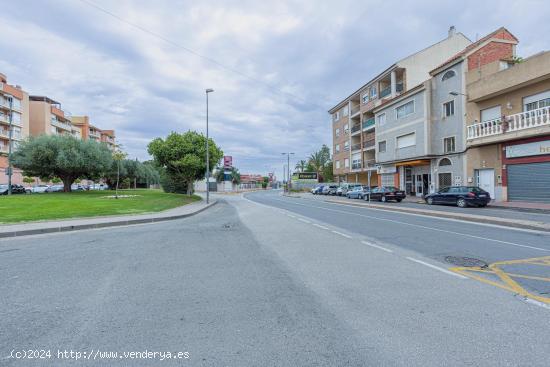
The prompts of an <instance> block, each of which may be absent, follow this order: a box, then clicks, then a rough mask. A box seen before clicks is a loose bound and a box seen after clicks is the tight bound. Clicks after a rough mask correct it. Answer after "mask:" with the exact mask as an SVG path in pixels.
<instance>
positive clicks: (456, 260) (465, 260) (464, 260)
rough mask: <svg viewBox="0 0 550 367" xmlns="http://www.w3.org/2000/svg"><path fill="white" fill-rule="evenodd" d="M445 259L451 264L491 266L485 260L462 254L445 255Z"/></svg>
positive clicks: (471, 266) (470, 266)
mask: <svg viewBox="0 0 550 367" xmlns="http://www.w3.org/2000/svg"><path fill="white" fill-rule="evenodd" d="M445 261H446V262H448V263H449V264H453V265H457V266H464V267H468V268H473V267H479V268H486V267H487V266H489V264H487V263H486V262H485V261H483V260H479V259H474V258H473V257H462V256H445Z"/></svg>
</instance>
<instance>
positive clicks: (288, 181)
mask: <svg viewBox="0 0 550 367" xmlns="http://www.w3.org/2000/svg"><path fill="white" fill-rule="evenodd" d="M281 154H282V155H286V162H287V165H286V169H287V173H286V192H287V193H289V192H290V155H291V154H294V153H290V152H289V153H281Z"/></svg>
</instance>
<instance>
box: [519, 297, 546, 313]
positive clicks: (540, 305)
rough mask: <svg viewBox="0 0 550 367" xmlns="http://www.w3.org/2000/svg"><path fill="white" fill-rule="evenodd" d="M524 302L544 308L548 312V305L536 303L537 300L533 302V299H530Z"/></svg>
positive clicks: (525, 299)
mask: <svg viewBox="0 0 550 367" xmlns="http://www.w3.org/2000/svg"><path fill="white" fill-rule="evenodd" d="M524 301H525V302H527V303H530V304H532V305H535V306H539V307H542V308H546V309H547V310H550V305H549V304H546V303H543V302H540V301H537V300H534V299H531V298H524Z"/></svg>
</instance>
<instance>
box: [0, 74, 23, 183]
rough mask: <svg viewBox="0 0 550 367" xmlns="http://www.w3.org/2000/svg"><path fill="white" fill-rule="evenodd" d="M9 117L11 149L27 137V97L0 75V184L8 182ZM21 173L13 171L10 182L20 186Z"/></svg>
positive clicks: (21, 90)
mask: <svg viewBox="0 0 550 367" xmlns="http://www.w3.org/2000/svg"><path fill="white" fill-rule="evenodd" d="M10 115H11V124H12V149H15V148H16V147H17V143H18V142H19V141H21V140H22V139H24V138H26V137H27V136H28V135H29V95H28V93H27V92H25V91H24V90H23V89H21V87H20V86H19V85H10V84H8V80H7V77H6V76H5V75H4V74H0V184H6V183H7V182H8V175H7V173H8V172H7V168H8V152H9V143H10V136H9V126H10ZM22 180H23V176H22V172H21V171H20V170H19V169H13V175H12V182H13V183H14V184H21V183H22Z"/></svg>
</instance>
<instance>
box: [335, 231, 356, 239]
mask: <svg viewBox="0 0 550 367" xmlns="http://www.w3.org/2000/svg"><path fill="white" fill-rule="evenodd" d="M331 232H332V233H336V234H338V235H340V236H343V237H346V238H352V237H351V236H350V235H349V234H345V233H342V232H338V231H331Z"/></svg>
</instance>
